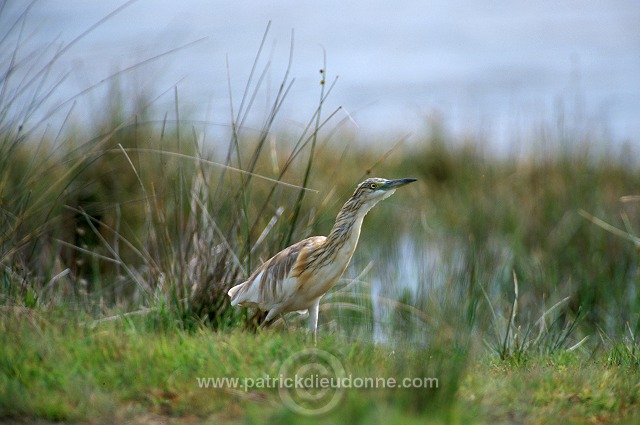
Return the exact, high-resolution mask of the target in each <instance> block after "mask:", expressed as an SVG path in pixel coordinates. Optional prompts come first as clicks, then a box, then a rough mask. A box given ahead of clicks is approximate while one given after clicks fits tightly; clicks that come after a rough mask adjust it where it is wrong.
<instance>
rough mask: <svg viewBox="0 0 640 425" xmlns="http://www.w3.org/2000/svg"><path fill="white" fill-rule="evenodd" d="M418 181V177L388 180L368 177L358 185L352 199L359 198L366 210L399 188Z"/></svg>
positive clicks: (359, 202)
mask: <svg viewBox="0 0 640 425" xmlns="http://www.w3.org/2000/svg"><path fill="white" fill-rule="evenodd" d="M414 181H416V179H397V180H387V179H382V178H379V177H373V178H370V179H366V180H365V181H363V182H362V183H360V184H359V185H358V188H357V189H356V191H355V192H354V194H353V196H352V199H354V200H357V201H358V204H360V205H361V206H362V207H363V208H364V210H365V211H368V210H370V209H371V208H373V206H374V205H375V204H377V203H378V202H380V201H382V200H383V199H386V198H388V197H389V196H391V195H393V193H394V192H395V191H396V189H397V188H399V187H401V186H404V185H407V184H409V183H412V182H414Z"/></svg>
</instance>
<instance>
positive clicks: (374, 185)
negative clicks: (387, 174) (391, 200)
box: [369, 183, 378, 190]
mask: <svg viewBox="0 0 640 425" xmlns="http://www.w3.org/2000/svg"><path fill="white" fill-rule="evenodd" d="M377 188H378V185H377V184H375V183H369V189H371V190H376V189H377Z"/></svg>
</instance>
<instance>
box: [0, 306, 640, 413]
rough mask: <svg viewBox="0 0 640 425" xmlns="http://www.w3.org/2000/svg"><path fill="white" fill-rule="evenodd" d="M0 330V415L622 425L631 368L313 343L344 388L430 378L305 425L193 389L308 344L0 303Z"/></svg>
mask: <svg viewBox="0 0 640 425" xmlns="http://www.w3.org/2000/svg"><path fill="white" fill-rule="evenodd" d="M1 326H2V333H1V334H0V335H1V336H0V339H1V340H2V341H1V342H2V344H1V345H0V347H2V348H1V354H2V355H1V356H0V359H1V360H0V361H1V362H2V366H1V367H2V374H1V375H0V412H1V416H2V418H4V419H11V418H23V420H27V421H28V420H31V419H36V418H39V419H43V420H46V421H65V422H82V423H85V422H86V423H102V422H105V423H106V422H111V421H117V422H128V423H166V421H168V422H170V423H178V422H180V423H183V422H187V423H208V422H210V421H215V422H222V423H264V421H265V420H267V421H269V422H271V421H278V422H279V423H306V422H308V423H335V421H336V420H344V419H345V418H349V421H350V422H354V423H392V424H395V423H398V424H400V423H424V421H425V420H427V421H428V423H513V422H518V423H548V422H556V421H560V420H561V421H562V422H565V423H576V424H578V423H580V424H589V423H613V422H615V423H620V422H622V423H625V422H626V423H634V422H633V420H634V419H637V416H636V415H637V411H638V410H637V408H638V403H639V400H640V389H639V388H638V385H637V381H638V379H637V378H638V368H637V365H632V364H624V365H614V364H611V362H610V358H609V357H608V356H610V354H611V353H608V354H607V353H606V352H603V353H598V354H595V355H594V356H593V357H589V356H584V355H581V354H578V353H575V352H573V353H562V354H557V355H552V356H539V357H538V356H536V357H533V358H531V360H530V362H529V363H528V364H527V365H526V366H517V365H515V364H513V363H508V362H507V363H505V362H500V361H496V359H492V358H488V357H486V356H480V357H476V356H471V355H470V353H469V352H465V351H461V350H455V349H453V348H452V347H447V346H431V347H429V348H425V349H416V348H410V347H394V346H389V345H373V344H371V343H367V342H362V341H357V340H349V339H345V338H344V337H340V336H335V335H325V336H324V337H323V338H321V339H320V342H319V344H318V346H317V349H319V350H322V352H323V353H329V354H331V355H333V356H335V358H337V359H339V362H340V364H341V366H342V367H343V368H344V370H345V373H346V376H349V377H351V378H352V379H353V378H356V379H357V378H367V377H373V378H380V377H381V378H385V379H386V380H388V378H394V379H396V380H397V382H398V383H400V382H402V380H403V379H404V378H406V377H409V378H411V379H412V382H415V380H414V378H422V377H430V378H436V379H437V383H435V384H433V385H432V388H428V387H427V388H424V387H423V388H410V389H402V388H381V387H379V388H356V387H352V388H346V389H345V390H344V393H343V394H342V395H341V396H340V397H339V402H338V403H337V404H336V406H335V407H334V408H333V409H331V410H330V411H329V412H328V413H325V414H323V415H320V416H308V415H304V414H303V415H300V414H299V413H295V412H294V411H292V410H291V409H290V408H289V407H287V405H286V404H285V403H283V399H282V398H281V395H280V394H279V390H278V388H259V387H257V388H256V387H251V388H243V387H233V386H232V385H230V384H228V383H227V384H226V385H222V386H221V387H219V388H213V386H209V387H208V388H207V387H206V385H205V384H203V383H202V382H200V381H199V379H204V378H223V377H230V378H239V379H240V381H239V382H240V385H241V384H242V383H243V382H246V381H245V378H248V379H251V380H254V383H253V385H255V381H257V380H259V379H260V378H263V377H265V375H269V376H271V377H282V373H283V372H282V366H283V364H284V363H285V362H286V361H287V359H288V358H291V357H292V356H294V355H296V353H300V352H303V351H304V350H308V349H309V343H308V340H307V339H306V338H305V335H304V333H302V332H281V331H263V332H258V333H257V334H253V333H248V332H242V331H237V330H236V331H231V332H211V331H210V330H209V329H206V328H203V329H200V330H197V331H191V332H188V333H185V332H184V331H181V330H179V329H176V328H166V327H161V326H160V327H159V326H157V325H154V324H152V323H150V322H149V321H148V320H144V319H141V318H135V319H123V320H121V321H117V322H115V321H114V322H103V323H94V322H91V321H88V322H87V321H78V320H76V319H72V320H69V319H66V318H64V315H62V316H61V315H54V314H49V315H45V314H39V313H34V312H33V311H29V310H25V309H12V310H9V309H7V308H3V312H2V321H1ZM290 372H291V370H289V371H288V372H286V371H285V372H284V373H285V374H286V373H290ZM203 382H204V381H203ZM350 382H351V383H352V385H356V386H357V385H358V381H357V380H352V381H350ZM385 382H386V381H385ZM434 382H435V381H434ZM436 385H437V387H436ZM424 386H426V385H424ZM301 405H302V404H301Z"/></svg>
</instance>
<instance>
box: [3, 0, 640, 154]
mask: <svg viewBox="0 0 640 425" xmlns="http://www.w3.org/2000/svg"><path fill="white" fill-rule="evenodd" d="M122 4H124V3H123V2H122V1H115V0H109V1H101V2H86V1H83V0H68V1H63V2H62V1H52V0H43V1H37V2H34V4H33V5H32V7H31V10H30V11H29V15H28V19H27V25H26V26H25V27H26V30H25V33H24V34H23V39H24V44H23V47H24V48H25V49H27V48H28V47H29V45H33V46H41V45H43V44H44V45H46V44H51V45H52V46H54V47H55V46H62V45H65V44H67V43H69V42H70V41H72V40H73V39H75V38H76V37H78V36H79V35H81V34H82V33H83V32H84V31H86V30H87V29H88V28H90V27H91V26H92V25H93V24H94V23H96V22H98V21H100V20H101V19H103V18H105V17H106V16H107V15H108V14H109V13H111V12H114V11H116V10H117V9H118V7H119V6H121V5H122ZM3 6H4V8H5V11H4V12H3V18H4V21H5V22H8V23H12V22H14V21H15V18H14V16H12V14H13V15H15V14H17V13H21V12H22V11H23V7H22V6H23V5H22V4H21V2H11V1H9V2H7V3H5V4H3ZM269 21H271V22H272V25H271V28H270V30H269V35H268V37H267V39H266V44H265V50H264V52H263V54H262V58H261V59H262V60H263V63H266V62H267V61H271V66H270V69H269V71H268V72H267V74H266V77H265V78H266V83H265V84H264V85H263V91H264V94H265V99H269V95H271V98H273V96H275V93H276V91H277V89H278V84H279V83H280V78H281V75H282V74H283V73H284V70H285V68H286V66H287V62H288V58H289V49H290V45H291V43H292V41H293V44H294V47H293V61H292V67H291V72H290V76H291V77H292V78H295V83H294V85H293V87H292V88H291V90H290V92H289V94H288V101H287V102H286V103H285V104H284V105H283V109H282V111H281V116H283V117H286V119H284V120H282V121H281V122H280V123H279V124H278V125H279V126H281V127H288V126H290V128H287V130H291V128H297V127H300V126H302V125H304V123H306V120H307V118H308V117H309V116H310V114H311V113H312V112H313V111H314V109H315V107H316V106H317V103H318V83H319V81H320V79H321V75H320V74H319V72H318V71H319V70H320V69H321V68H323V67H324V66H325V64H324V59H323V55H324V54H326V67H327V71H328V73H327V78H328V80H329V81H332V80H333V78H335V77H336V76H339V81H338V83H337V86H336V88H335V89H334V90H333V92H332V94H331V96H330V98H329V99H328V101H327V104H326V106H327V109H332V108H335V107H337V106H342V107H343V108H344V111H342V112H341V113H340V114H339V115H338V116H336V118H337V119H342V118H345V117H347V116H349V120H348V122H347V123H345V124H344V126H346V127H348V128H349V129H350V130H351V131H354V132H358V134H362V135H364V136H365V137H364V138H363V140H367V136H370V135H375V137H372V138H375V139H378V140H379V139H380V135H381V134H382V135H398V134H399V133H400V134H403V135H405V134H412V135H415V134H419V133H421V132H422V131H423V130H424V126H425V121H426V120H428V119H433V117H436V119H438V120H440V121H441V122H442V124H443V125H444V127H445V128H446V129H447V131H448V132H450V134H451V135H452V136H454V138H460V137H472V138H474V139H476V140H478V139H479V140H482V141H483V143H484V144H485V145H486V148H488V149H491V150H495V151H497V152H506V153H516V154H518V153H522V152H523V151H524V152H525V153H526V151H527V150H528V149H527V146H526V145H527V144H528V143H529V141H530V135H531V133H532V132H534V131H537V130H538V129H539V128H540V127H541V126H552V127H555V126H561V127H563V131H569V132H571V133H572V134H576V133H581V134H587V133H588V134H590V135H592V136H593V137H592V138H599V139H601V140H606V143H607V144H608V145H610V146H613V145H615V146H621V145H623V144H625V143H630V144H634V145H637V144H638V143H639V142H640V139H639V138H638V134H640V77H638V76H640V32H639V31H637V23H638V22H640V4H639V3H638V2H637V1H636V0H614V1H606V2H605V1H589V2H585V1H577V0H575V1H560V2H558V1H551V0H543V1H537V2H515V3H514V2H511V1H507V0H496V1H490V2H481V3H479V2H475V1H471V0H455V1H449V0H432V1H422V0H405V1H402V2H388V1H383V0H371V1H367V2H351V3H345V2H342V1H333V0H329V1H324V2H320V3H313V4H311V3H307V2H298V1H293V0H282V1H277V2H274V1H264V2H263V1H260V2H258V1H256V2H238V1H226V0H218V1H207V0H186V1H182V2H174V1H169V0H139V1H135V2H131V4H129V5H128V6H127V7H125V8H123V9H122V10H119V11H118V12H117V13H116V14H115V15H114V16H112V17H110V18H108V19H107V20H106V22H104V23H102V24H101V25H100V26H98V27H97V28H95V29H92V30H91V31H90V32H89V33H87V34H86V35H84V36H82V37H81V39H80V40H79V41H78V42H77V43H75V44H73V45H72V46H70V47H69V48H68V49H67V50H65V51H64V52H63V56H62V57H61V59H60V60H58V61H57V62H56V63H55V64H54V66H53V67H52V69H51V70H50V72H51V74H52V75H57V76H60V77H62V76H64V81H62V82H61V85H60V87H59V89H58V90H56V92H55V93H54V95H52V96H51V97H50V98H49V99H48V100H47V102H48V104H49V107H50V108H55V105H57V104H59V103H60V102H63V101H65V100H67V99H69V98H71V97H73V96H74V95H76V94H78V93H80V92H82V91H83V90H86V89H87V88H90V87H93V88H92V89H91V90H90V91H89V93H88V94H87V95H84V96H82V97H80V98H78V99H75V100H76V101H77V102H80V105H79V106H78V107H76V108H75V109H74V111H73V114H74V117H75V118H76V119H78V120H81V121H86V118H87V116H86V115H87V114H88V113H95V112H99V110H100V108H101V100H102V99H103V98H104V95H105V93H106V90H107V87H106V85H105V84H102V85H100V84H98V83H99V82H100V81H102V80H104V79H107V78H109V77H110V76H112V75H113V74H114V73H116V72H118V71H122V70H125V69H127V68H129V67H132V66H136V67H135V69H133V70H128V71H127V72H126V74H125V75H126V77H127V81H128V82H129V83H130V84H132V86H131V87H130V89H131V90H137V91H147V92H149V93H151V94H152V97H153V96H158V98H154V106H155V107H156V110H158V111H160V112H162V111H163V110H168V111H172V110H173V108H174V93H173V90H172V89H173V87H174V86H177V87H178V90H179V96H180V104H181V106H182V107H183V109H184V110H185V111H189V112H190V118H192V119H198V120H203V121H206V122H208V123H210V124H214V126H212V129H210V131H214V130H215V129H214V128H213V127H217V128H216V129H217V130H219V131H224V128H225V126H226V125H227V124H228V122H229V116H230V112H229V84H228V78H230V80H231V93H232V96H233V98H234V99H240V97H241V95H242V93H243V91H244V85H245V82H246V80H247V77H248V75H249V72H250V70H251V66H252V63H253V61H254V59H255V57H256V52H257V50H258V47H259V45H260V42H261V40H262V38H263V35H264V32H265V29H266V27H267V24H268V22H269ZM196 40H199V42H197V43H195V44H192V45H190V46H189V47H185V48H182V49H178V50H177V51H175V52H173V53H171V54H168V55H162V54H163V53H165V52H167V51H170V50H172V49H175V48H177V47H180V46H183V45H185V44H187V43H189V42H193V41H196ZM157 55H162V56H161V57H160V58H158V59H156V60H152V61H149V62H144V61H146V60H147V59H149V58H153V57H155V56H157ZM141 62H144V63H141ZM96 84H97V86H96ZM163 93H164V95H163ZM267 103H268V101H267V102H264V100H262V103H260V102H258V103H257V104H256V105H255V106H254V107H253V108H252V115H253V121H255V122H253V123H248V124H247V127H251V126H256V127H259V126H260V123H261V120H263V119H264V115H265V113H266V112H265V111H266V110H267V108H268V107H267ZM45 109H46V108H43V109H41V111H44V110H45ZM66 113H67V110H66V109H65V108H62V109H61V110H59V111H58V112H57V115H56V117H57V119H58V120H63V119H64V117H65V116H66ZM215 124H218V125H217V126H215ZM54 127H55V125H54Z"/></svg>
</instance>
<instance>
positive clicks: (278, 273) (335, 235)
mask: <svg viewBox="0 0 640 425" xmlns="http://www.w3.org/2000/svg"><path fill="white" fill-rule="evenodd" d="M414 181H416V179H399V180H387V179H381V178H370V179H367V180H365V181H363V182H362V183H360V184H359V185H358V187H357V188H356V190H355V192H353V195H352V196H351V198H349V200H348V201H347V202H346V203H345V204H344V206H343V207H342V209H341V210H340V212H339V213H338V217H337V218H336V223H335V224H334V225H333V228H332V229H331V232H329V236H326V237H325V236H312V237H310V238H307V239H305V240H302V241H300V242H298V243H296V244H294V245H291V246H290V247H288V248H286V249H284V250H282V251H280V252H279V253H277V254H276V255H274V256H273V257H271V258H270V259H269V260H267V261H266V262H265V263H263V264H262V265H261V266H260V267H258V268H257V269H256V270H255V271H254V272H253V274H252V275H251V276H250V277H249V279H248V280H247V281H245V282H242V283H240V284H238V285H236V286H234V287H233V288H231V289H230V290H229V296H230V297H231V305H233V306H235V305H239V306H241V307H255V308H258V309H259V310H261V311H266V312H268V313H267V317H266V319H265V323H269V321H271V320H273V319H274V318H275V317H276V316H278V315H279V314H284V313H288V312H291V311H298V312H301V313H304V312H305V311H307V310H308V311H309V328H310V329H311V330H312V331H313V340H314V342H315V341H317V331H318V307H319V305H320V298H322V296H323V295H324V294H325V293H326V292H327V291H328V290H329V289H331V288H332V287H333V285H335V284H336V282H337V281H338V279H340V276H342V273H343V272H344V270H345V269H346V268H347V265H348V264H349V262H350V261H351V257H352V256H353V253H354V251H355V249H356V245H357V244H358V238H359V237H360V228H361V226H362V220H363V219H364V216H365V215H367V213H368V212H369V210H371V208H373V207H374V206H375V205H376V204H377V203H378V202H380V201H382V200H383V199H386V198H388V197H389V196H391V195H393V193H394V192H395V191H396V189H397V188H399V187H401V186H404V185H406V184H409V183H411V182H414Z"/></svg>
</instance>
